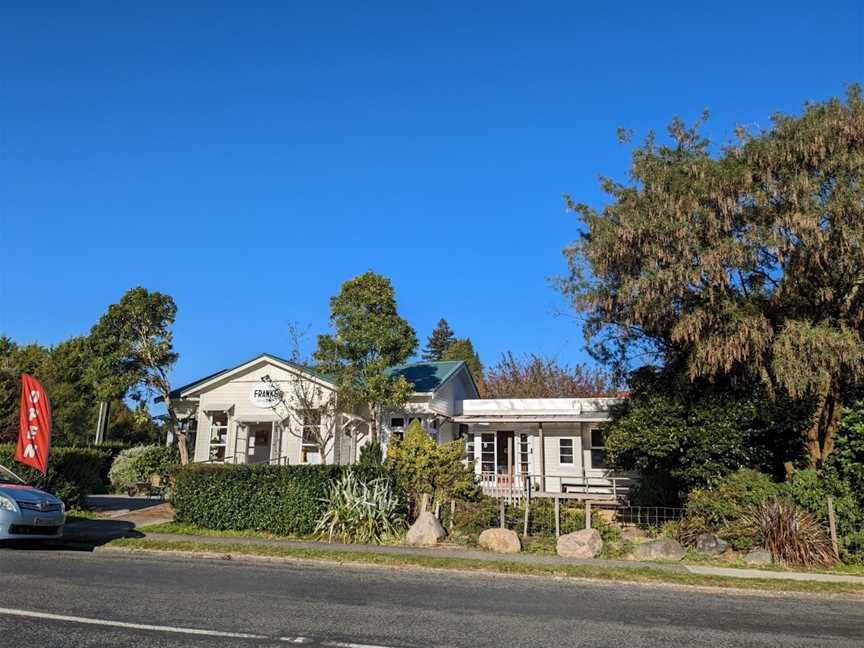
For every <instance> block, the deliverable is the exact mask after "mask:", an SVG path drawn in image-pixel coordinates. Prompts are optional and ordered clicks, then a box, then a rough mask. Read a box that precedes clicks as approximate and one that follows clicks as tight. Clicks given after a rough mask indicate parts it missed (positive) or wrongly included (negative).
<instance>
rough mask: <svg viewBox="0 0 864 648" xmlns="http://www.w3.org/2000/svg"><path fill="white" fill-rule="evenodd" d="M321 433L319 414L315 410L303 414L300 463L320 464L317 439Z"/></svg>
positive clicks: (319, 450)
mask: <svg viewBox="0 0 864 648" xmlns="http://www.w3.org/2000/svg"><path fill="white" fill-rule="evenodd" d="M320 433H321V412H319V411H317V410H313V411H309V412H304V413H303V436H302V438H301V440H300V463H304V464H306V463H308V464H319V463H321V449H320V448H319V447H318V439H319V438H320Z"/></svg>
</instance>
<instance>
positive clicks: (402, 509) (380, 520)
mask: <svg viewBox="0 0 864 648" xmlns="http://www.w3.org/2000/svg"><path fill="white" fill-rule="evenodd" d="M324 501H325V503H326V510H325V511H324V515H322V517H321V519H320V520H319V521H318V525H317V526H316V528H315V533H316V535H318V537H320V538H326V539H327V540H328V541H329V542H333V540H334V539H335V540H339V541H341V542H356V543H362V544H380V543H381V542H383V541H384V540H386V539H388V538H395V537H398V536H399V535H400V534H401V532H402V531H404V529H405V527H406V506H405V500H404V497H402V495H401V494H400V493H399V492H398V491H397V490H396V488H395V487H394V485H393V481H392V480H391V479H388V478H386V477H378V478H375V479H371V480H369V481H368V482H367V481H363V480H361V479H360V478H358V477H357V476H356V475H355V474H354V472H353V471H349V472H346V473H345V474H343V475H342V477H340V478H339V479H338V480H337V481H336V482H334V483H333V484H332V485H331V486H330V490H329V493H328V496H327V498H326V499H325V500H324Z"/></svg>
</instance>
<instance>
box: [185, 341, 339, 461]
mask: <svg viewBox="0 0 864 648" xmlns="http://www.w3.org/2000/svg"><path fill="white" fill-rule="evenodd" d="M265 375H266V376H269V377H270V379H271V380H272V381H273V382H275V383H277V384H278V385H279V387H280V388H282V389H283V390H284V391H286V392H287V393H288V396H287V398H288V399H289V400H290V399H291V395H290V392H291V390H292V388H293V387H294V385H295V383H296V376H297V374H296V373H295V372H293V371H291V370H289V369H286V368H285V367H283V366H280V365H277V364H274V363H272V362H270V361H269V360H267V359H266V358H262V359H260V360H259V361H258V362H256V363H254V364H252V365H249V366H247V367H245V368H243V369H242V370H239V371H236V372H231V373H229V374H228V375H226V376H224V377H220V378H218V379H217V380H215V381H213V382H212V383H211V384H205V385H204V386H203V388H199V389H197V390H194V391H192V393H191V396H193V397H194V396H198V399H199V400H198V417H197V418H198V431H197V435H196V443H195V454H194V456H195V461H207V460H208V459H209V448H210V445H209V441H210V423H211V414H210V412H211V411H212V410H213V408H214V407H216V408H219V409H223V408H225V407H226V406H227V412H228V447H227V449H226V462H228V463H232V462H234V461H235V460H236V462H237V463H245V462H246V461H247V458H248V437H247V434H246V429H245V428H246V426H244V425H242V424H241V423H240V422H238V419H250V420H255V419H256V418H257V419H258V420H261V421H272V419H274V418H279V419H282V420H283V423H282V424H281V425H280V423H279V422H278V421H277V422H275V423H276V424H275V425H274V426H273V427H274V434H273V436H272V437H271V443H272V446H271V459H275V458H276V457H275V456H274V455H275V452H276V451H278V452H279V453H280V454H281V456H283V457H287V458H288V462H289V463H291V464H296V463H300V449H301V439H300V436H299V435H300V431H299V430H297V433H296V434H295V433H293V432H292V431H291V430H292V429H293V428H291V422H290V420H289V417H288V412H287V411H285V410H284V408H282V407H278V408H277V410H276V411H275V412H274V410H273V408H270V407H259V406H257V405H255V404H254V403H253V402H252V399H251V398H250V395H251V392H252V390H253V389H254V388H255V387H260V386H262V385H266V383H265V382H264V381H263V380H262V378H263V377H264V376H265ZM322 387H323V388H324V389H327V390H328V391H332V390H331V389H330V388H328V387H326V385H322ZM323 424H325V425H330V426H332V425H333V421H328V420H325V421H323ZM294 427H296V424H295V426H294ZM280 431H281V434H280ZM332 460H333V446H332V444H331V445H330V447H329V448H328V453H327V461H328V463H329V462H332Z"/></svg>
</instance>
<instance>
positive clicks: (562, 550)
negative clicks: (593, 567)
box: [555, 529, 603, 558]
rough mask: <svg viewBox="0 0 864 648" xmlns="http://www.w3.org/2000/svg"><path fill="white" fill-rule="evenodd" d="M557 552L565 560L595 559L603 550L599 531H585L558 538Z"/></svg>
mask: <svg viewBox="0 0 864 648" xmlns="http://www.w3.org/2000/svg"><path fill="white" fill-rule="evenodd" d="M555 548H556V550H557V551H558V555H559V556H564V557H565V558H594V557H595V556H596V555H597V554H599V553H600V551H601V550H602V549H603V540H602V539H601V538H600V532H599V531H597V529H583V530H582V531H576V532H574V533H568V534H566V535H562V536H561V537H559V538H558V543H557V545H556V547H555Z"/></svg>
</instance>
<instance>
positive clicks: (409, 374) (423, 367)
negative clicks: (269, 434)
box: [156, 353, 470, 402]
mask: <svg viewBox="0 0 864 648" xmlns="http://www.w3.org/2000/svg"><path fill="white" fill-rule="evenodd" d="M261 358H273V359H274V360H278V361H279V362H282V363H284V364H286V365H289V366H291V367H294V368H296V369H300V370H301V371H305V372H306V373H309V374H312V375H313V376H317V377H318V378H320V379H321V380H324V381H325V382H328V383H331V384H333V382H334V380H333V377H332V376H328V375H326V374H322V373H319V372H317V371H315V370H314V369H309V368H308V367H304V366H302V365H299V364H297V363H296V362H292V361H291V360H286V359H285V358H280V357H279V356H277V355H274V354H272V353H262V354H260V355H258V356H256V357H254V358H252V359H250V360H246V361H245V362H241V363H240V364H238V365H237V366H234V367H229V368H228V369H222V370H221V371H217V372H216V373H212V374H210V375H209V376H204V378H200V379H198V380H196V381H194V382H191V383H188V384H186V385H182V386H180V387H177V388H176V389H172V390H171V393H170V396H171V398H172V399H180V398H181V397H182V395H183V392H187V391H189V390H190V389H194V388H195V387H197V386H198V385H202V384H204V383H205V382H208V381H210V380H213V379H214V378H218V377H219V376H221V375H222V374H226V373H228V372H229V371H234V370H235V369H237V368H239V367H242V366H243V365H246V364H249V363H250V362H254V361H256V360H260V359H261ZM463 364H465V363H464V362H463V361H462V360H442V361H440V362H415V363H411V364H404V365H398V366H396V367H390V368H388V369H386V370H385V373H386V374H387V375H388V376H390V377H393V378H395V377H396V376H403V377H404V378H405V380H407V381H408V382H409V383H411V384H413V385H414V391H415V392H418V393H427V392H434V391H435V390H436V389H438V387H440V386H441V384H442V383H443V382H444V381H445V380H447V379H448V378H450V376H452V375H453V374H454V373H456V371H457V370H458V369H459V367H460V366H461V365H463ZM469 374H470V372H469ZM160 400H161V398H157V399H156V402H159V401H160Z"/></svg>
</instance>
